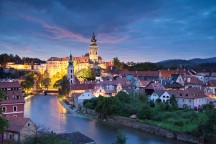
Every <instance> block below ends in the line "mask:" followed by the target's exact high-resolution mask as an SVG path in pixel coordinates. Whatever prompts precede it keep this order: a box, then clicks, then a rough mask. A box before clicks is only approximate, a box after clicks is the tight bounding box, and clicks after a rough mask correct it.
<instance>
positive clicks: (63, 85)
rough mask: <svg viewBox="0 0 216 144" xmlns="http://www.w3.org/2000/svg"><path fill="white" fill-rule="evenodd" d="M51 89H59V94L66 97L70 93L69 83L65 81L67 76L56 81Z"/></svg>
mask: <svg viewBox="0 0 216 144" xmlns="http://www.w3.org/2000/svg"><path fill="white" fill-rule="evenodd" d="M53 87H55V88H59V94H62V95H68V94H69V92H70V82H69V81H68V79H67V76H64V77H63V78H62V79H60V80H57V81H56V82H55V83H54V85H53Z"/></svg>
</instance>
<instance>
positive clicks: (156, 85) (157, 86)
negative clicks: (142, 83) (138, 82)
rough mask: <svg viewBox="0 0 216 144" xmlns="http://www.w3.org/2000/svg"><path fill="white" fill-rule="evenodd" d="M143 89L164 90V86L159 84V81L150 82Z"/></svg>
mask: <svg viewBox="0 0 216 144" xmlns="http://www.w3.org/2000/svg"><path fill="white" fill-rule="evenodd" d="M145 89H151V90H154V91H156V90H165V87H164V86H163V85H161V84H160V83H153V82H151V83H149V84H148V85H147V86H146V87H145Z"/></svg>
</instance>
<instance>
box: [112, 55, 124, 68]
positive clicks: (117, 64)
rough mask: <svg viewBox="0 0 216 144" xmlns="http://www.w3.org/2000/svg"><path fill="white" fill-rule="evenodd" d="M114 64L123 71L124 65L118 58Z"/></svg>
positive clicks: (114, 59)
mask: <svg viewBox="0 0 216 144" xmlns="http://www.w3.org/2000/svg"><path fill="white" fill-rule="evenodd" d="M113 63H114V66H115V67H117V68H118V69H122V67H123V64H122V63H121V62H120V60H119V59H118V57H115V58H113Z"/></svg>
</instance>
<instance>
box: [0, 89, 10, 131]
mask: <svg viewBox="0 0 216 144" xmlns="http://www.w3.org/2000/svg"><path fill="white" fill-rule="evenodd" d="M4 99H6V94H5V93H4V92H3V91H2V90H1V89H0V104H1V101H2V100H4ZM1 113H2V111H1V109H0V133H2V132H4V131H5V129H6V128H7V127H8V122H7V120H6V119H5V118H3V117H1Z"/></svg>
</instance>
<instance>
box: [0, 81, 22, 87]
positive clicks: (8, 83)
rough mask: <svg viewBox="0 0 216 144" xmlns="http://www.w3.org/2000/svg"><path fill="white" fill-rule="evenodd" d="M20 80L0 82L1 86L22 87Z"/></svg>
mask: <svg viewBox="0 0 216 144" xmlns="http://www.w3.org/2000/svg"><path fill="white" fill-rule="evenodd" d="M20 87H21V86H20V84H19V82H18V81H13V82H0V88H20Z"/></svg>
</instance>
